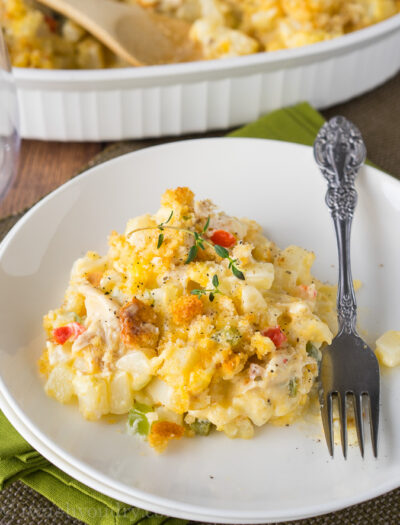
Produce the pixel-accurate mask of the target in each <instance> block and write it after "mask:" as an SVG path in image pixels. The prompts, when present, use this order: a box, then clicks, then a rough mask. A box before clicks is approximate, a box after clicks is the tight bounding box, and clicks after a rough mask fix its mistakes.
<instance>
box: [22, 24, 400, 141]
mask: <svg viewBox="0 0 400 525" xmlns="http://www.w3.org/2000/svg"><path fill="white" fill-rule="evenodd" d="M399 69H400V15H396V16H393V17H391V18H389V19H387V20H385V21H384V22H380V23H379V24H376V25H374V26H371V27H368V28H366V29H362V30H360V31H356V32H354V33H351V34H348V35H345V36H343V37H339V38H336V39H334V40H330V41H327V42H322V43H318V44H313V45H310V46H305V47H301V48H297V49H290V50H282V51H274V52H271V53H259V54H255V55H249V56H245V57H238V58H230V59H222V60H212V61H204V62H192V63H186V64H172V65H164V66H151V67H138V68H124V69H106V70H94V71H89V70H73V71H72V70H38V69H23V68H15V69H14V72H15V78H16V83H17V88H18V94H19V102H20V114H21V131H22V136H23V137H26V138H36V139H45V140H65V141H66V140H77V141H89V140H94V141H99V140H118V139H128V138H144V137H160V136H164V135H181V134H184V133H189V132H205V131H208V130H212V129H223V128H228V127H231V126H236V125H240V124H243V123H246V122H249V121H251V120H254V119H256V118H257V117H259V116H260V115H262V114H263V113H266V112H268V111H270V110H273V109H276V108H279V107H282V106H286V105H290V104H294V103H296V102H299V101H304V100H306V101H308V102H310V103H311V104H313V105H314V106H315V107H317V108H323V107H327V106H331V105H333V104H336V103H339V102H342V101H345V100H347V99H350V98H352V97H354V96H356V95H359V94H361V93H363V92H366V91H368V90H370V89H372V88H374V87H375V86H377V85H379V84H381V83H382V82H384V81H385V80H387V79H388V78H390V77H391V76H393V75H394V74H395V73H396V72H397V71H398V70H399Z"/></svg>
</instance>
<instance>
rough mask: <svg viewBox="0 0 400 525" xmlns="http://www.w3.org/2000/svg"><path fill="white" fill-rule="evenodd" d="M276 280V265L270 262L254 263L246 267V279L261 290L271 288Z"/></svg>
mask: <svg viewBox="0 0 400 525" xmlns="http://www.w3.org/2000/svg"><path fill="white" fill-rule="evenodd" d="M273 280H274V265H273V264H271V263H268V262H259V263H253V264H251V265H250V266H248V267H247V268H246V281H247V283H248V284H250V285H252V286H255V287H256V288H258V289H259V290H269V289H270V288H271V286H272V282H273Z"/></svg>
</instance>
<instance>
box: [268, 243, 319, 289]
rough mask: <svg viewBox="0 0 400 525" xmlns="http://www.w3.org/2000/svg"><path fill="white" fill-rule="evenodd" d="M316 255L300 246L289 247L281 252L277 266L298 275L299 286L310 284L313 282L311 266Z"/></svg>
mask: <svg viewBox="0 0 400 525" xmlns="http://www.w3.org/2000/svg"><path fill="white" fill-rule="evenodd" d="M314 259H315V255H314V254H313V253H312V252H309V251H307V250H305V249H304V248H301V247H300V246H294V245H291V246H288V247H287V248H285V249H284V250H282V251H281V253H280V256H279V257H278V259H277V264H278V265H279V266H281V267H282V268H284V269H286V270H289V271H290V270H292V271H294V272H296V274H297V281H298V282H297V284H299V283H303V284H309V283H310V282H311V274H310V270H311V266H312V264H313V262H314Z"/></svg>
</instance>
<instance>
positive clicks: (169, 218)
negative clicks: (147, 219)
mask: <svg viewBox="0 0 400 525" xmlns="http://www.w3.org/2000/svg"><path fill="white" fill-rule="evenodd" d="M173 214H174V211H173V210H172V211H171V213H170V214H169V217H168V219H167V220H166V221H164V222H161V223H160V224H158V225H157V228H158V229H159V230H160V231H161V233H160V235H159V236H158V241H157V248H160V247H161V245H162V243H163V242H164V233H163V231H164V226H165V225H166V224H168V223H169V221H170V220H171V219H172V215H173Z"/></svg>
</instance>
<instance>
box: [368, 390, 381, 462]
mask: <svg viewBox="0 0 400 525" xmlns="http://www.w3.org/2000/svg"><path fill="white" fill-rule="evenodd" d="M368 394H369V395H368V399H369V418H370V423H369V424H370V427H371V441H372V450H373V451H374V456H375V457H376V458H377V457H378V428H379V390H378V391H375V392H368Z"/></svg>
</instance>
